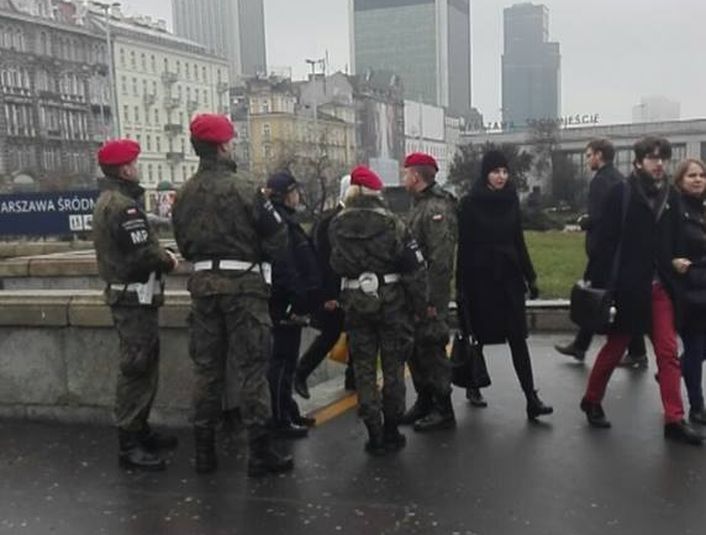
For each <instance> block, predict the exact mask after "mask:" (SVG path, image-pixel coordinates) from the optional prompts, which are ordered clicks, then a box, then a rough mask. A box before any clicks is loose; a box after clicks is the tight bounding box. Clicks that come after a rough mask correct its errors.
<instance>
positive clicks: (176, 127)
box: [164, 123, 184, 137]
mask: <svg viewBox="0 0 706 535" xmlns="http://www.w3.org/2000/svg"><path fill="white" fill-rule="evenodd" d="M182 132H184V127H183V126H182V125H180V124H178V123H167V124H165V125H164V133H165V134H167V135H168V136H169V137H174V136H178V135H180V134H181V133H182Z"/></svg>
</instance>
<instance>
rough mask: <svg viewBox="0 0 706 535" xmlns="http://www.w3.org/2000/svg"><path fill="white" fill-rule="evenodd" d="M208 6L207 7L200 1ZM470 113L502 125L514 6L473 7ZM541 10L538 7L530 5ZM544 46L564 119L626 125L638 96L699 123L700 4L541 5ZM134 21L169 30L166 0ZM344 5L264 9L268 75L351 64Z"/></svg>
mask: <svg viewBox="0 0 706 535" xmlns="http://www.w3.org/2000/svg"><path fill="white" fill-rule="evenodd" d="M203 1H208V0H203ZM471 2H472V14H471V16H472V28H473V29H472V31H473V104H474V105H475V106H476V107H478V108H479V109H480V110H481V112H482V113H483V114H484V116H485V118H486V119H487V120H496V119H498V118H499V116H500V111H499V109H500V56H501V54H502V10H503V8H504V7H506V6H509V5H512V4H514V3H517V2H515V1H512V0H471ZM534 3H540V2H534ZM541 3H544V4H545V5H546V6H547V7H548V8H549V34H550V39H551V40H553V41H558V42H559V43H560V44H561V55H562V64H561V68H562V76H561V78H562V114H564V115H568V114H575V113H598V114H599V115H600V120H601V122H602V123H615V122H628V121H630V119H631V112H632V106H633V105H634V104H637V103H638V102H639V100H640V97H642V96H650V95H664V96H666V97H668V98H670V99H672V100H676V101H678V102H680V103H681V112H682V117H683V118H693V117H706V91H705V89H706V54H705V53H704V51H705V50H706V30H705V28H706V1H704V0H590V1H586V0H545V1H544V2H541ZM123 4H124V5H126V6H128V7H129V8H130V10H131V11H132V12H140V13H144V14H148V15H153V16H158V17H161V18H164V19H167V21H168V22H169V23H170V24H171V0H128V1H125V2H123ZM347 5H348V0H294V1H293V0H265V24H266V32H267V61H268V66H269V67H284V66H289V67H292V69H293V74H294V76H295V77H303V76H304V75H305V73H306V70H307V66H306V65H305V63H304V59H305V58H316V57H322V56H323V55H324V53H325V51H326V50H328V52H329V59H330V64H331V67H332V68H333V69H344V68H345V67H346V66H347V65H348V62H349V57H348V56H349V49H348V8H347Z"/></svg>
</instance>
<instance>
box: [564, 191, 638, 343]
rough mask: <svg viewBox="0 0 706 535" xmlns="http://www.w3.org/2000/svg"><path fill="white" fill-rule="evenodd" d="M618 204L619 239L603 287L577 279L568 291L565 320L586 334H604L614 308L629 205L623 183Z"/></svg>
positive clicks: (628, 192) (612, 317) (628, 193)
mask: <svg viewBox="0 0 706 535" xmlns="http://www.w3.org/2000/svg"><path fill="white" fill-rule="evenodd" d="M623 192H624V193H623V202H622V228H621V230H620V240H619V242H618V247H617V248H616V252H615V256H614V258H613V267H612V269H611V273H610V278H609V279H608V284H607V285H606V286H607V287H606V288H593V287H592V286H591V284H590V282H588V281H585V280H580V281H578V282H577V283H576V284H574V286H573V288H572V289H571V301H570V308H569V317H570V318H571V321H573V322H574V323H575V324H576V325H578V326H579V327H581V328H582V329H584V330H586V331H590V332H593V333H596V334H607V333H608V332H609V331H610V329H611V326H612V325H613V322H614V321H615V317H616V315H617V312H618V311H617V308H616V304H615V286H616V284H617V282H618V271H619V269H620V257H621V255H622V251H623V235H624V232H623V229H624V227H625V218H626V216H627V212H628V204H629V203H630V185H629V184H627V183H625V184H624V189H623Z"/></svg>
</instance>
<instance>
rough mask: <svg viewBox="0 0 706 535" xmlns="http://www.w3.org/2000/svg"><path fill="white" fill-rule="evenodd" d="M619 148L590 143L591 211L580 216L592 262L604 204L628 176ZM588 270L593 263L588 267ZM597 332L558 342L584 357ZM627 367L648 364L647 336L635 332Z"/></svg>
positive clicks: (563, 350) (561, 349)
mask: <svg viewBox="0 0 706 535" xmlns="http://www.w3.org/2000/svg"><path fill="white" fill-rule="evenodd" d="M614 157H615V148H614V147H613V144H612V143H611V142H610V141H608V140H607V139H593V140H591V141H590V142H589V143H588V145H587V146H586V166H587V167H588V168H589V170H591V171H592V172H594V173H595V175H594V176H593V179H591V185H590V186H589V190H588V214H587V215H586V216H583V217H582V218H581V220H580V224H581V229H582V230H585V231H586V256H588V262H589V264H590V262H591V258H593V256H594V254H595V251H596V247H597V241H598V228H599V226H600V224H601V221H602V219H603V208H604V205H605V201H606V197H607V196H608V192H609V191H610V190H611V189H612V188H613V187H614V186H615V185H616V184H620V183H621V182H622V181H623V180H625V177H623V175H622V174H620V171H618V170H617V169H616V168H615V166H614V165H613V158H614ZM586 269H587V270H588V269H589V267H587V268H586ZM592 339H593V333H592V332H590V331H588V330H586V329H580V330H579V332H578V333H577V334H576V338H575V339H574V341H573V342H571V343H570V344H568V345H565V346H559V345H557V346H554V347H555V349H556V350H557V351H558V352H559V353H562V354H563V355H568V356H570V357H574V358H575V359H576V360H579V361H583V360H584V359H585V358H586V351H588V347H589V346H590V345H591V340H592ZM621 365H622V366H626V367H644V366H647V350H646V349H645V340H644V337H643V336H635V337H634V338H633V339H632V340H631V341H630V345H629V346H628V354H627V355H626V356H625V357H624V358H623V361H622V362H621Z"/></svg>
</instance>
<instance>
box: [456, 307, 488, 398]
mask: <svg viewBox="0 0 706 535" xmlns="http://www.w3.org/2000/svg"><path fill="white" fill-rule="evenodd" d="M457 313H458V323H459V325H460V327H461V328H460V329H459V330H458V331H457V332H456V334H455V336H454V339H453V344H452V346H451V382H452V383H453V384H454V385H456V386H459V387H461V388H485V387H487V386H490V384H491V381H490V375H489V374H488V367H487V366H486V364H485V357H484V356H483V348H482V347H481V345H480V344H479V343H478V340H476V338H475V336H473V333H472V331H471V329H470V326H469V325H468V321H467V317H468V316H467V312H466V311H465V309H464V306H463V304H462V303H458V308H457Z"/></svg>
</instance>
